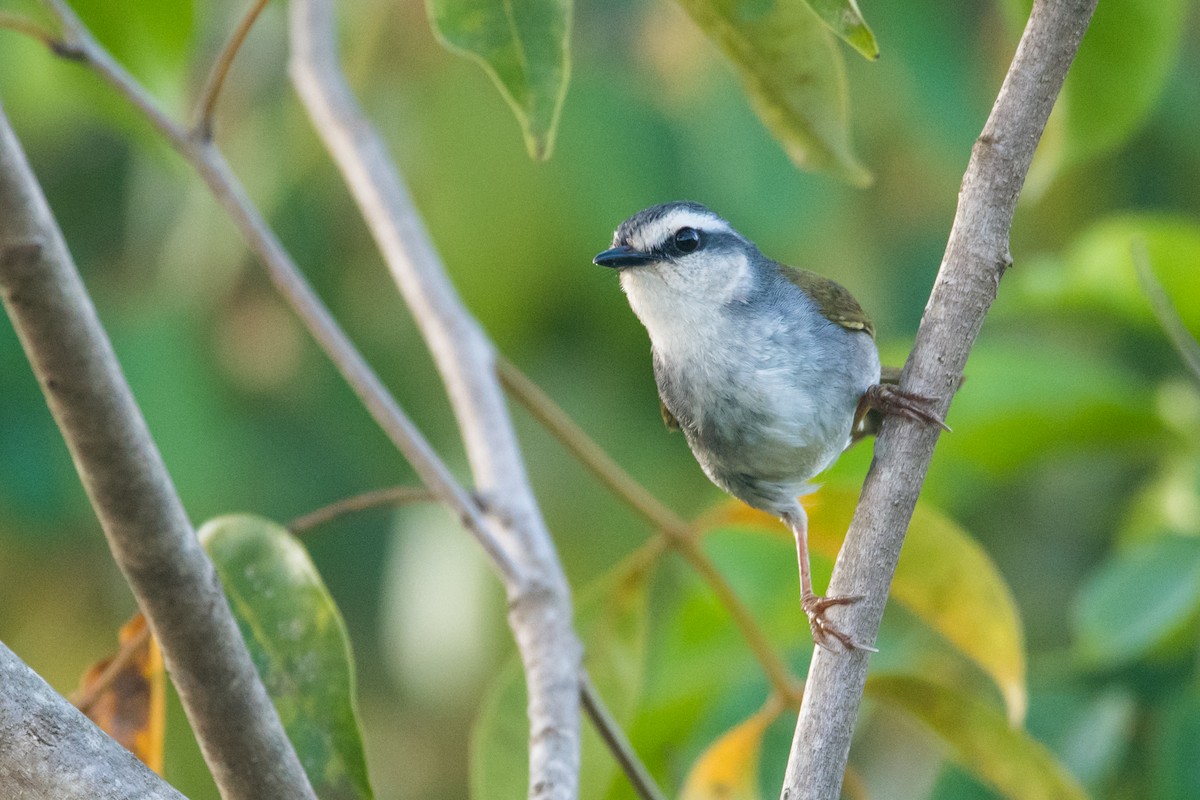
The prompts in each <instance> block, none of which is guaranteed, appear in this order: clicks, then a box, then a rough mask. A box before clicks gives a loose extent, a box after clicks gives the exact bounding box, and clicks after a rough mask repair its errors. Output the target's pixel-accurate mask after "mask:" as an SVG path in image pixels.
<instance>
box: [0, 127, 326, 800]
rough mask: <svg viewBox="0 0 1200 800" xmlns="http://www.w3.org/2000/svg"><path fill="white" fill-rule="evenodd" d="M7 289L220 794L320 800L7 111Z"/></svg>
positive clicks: (3, 182)
mask: <svg viewBox="0 0 1200 800" xmlns="http://www.w3.org/2000/svg"><path fill="white" fill-rule="evenodd" d="M0 292H2V294H3V300H4V307H5V309H6V310H7V311H8V314H9V317H10V318H11V319H12V322H13V327H14V328H15V329H16V331H17V335H18V336H19V337H20V339H21V344H22V346H23V347H24V349H25V353H26V355H27V356H28V358H29V361H30V364H31V365H32V367H33V371H34V374H35V375H36V376H37V379H38V383H39V384H41V386H42V391H43V393H44V394H45V395H46V402H47V403H48V404H49V406H50V410H51V412H52V413H53V415H54V420H55V422H56V423H58V427H59V429H60V430H61V431H62V435H63V438H64V439H65V440H66V443H67V446H68V448H69V449H70V451H71V456H72V458H73V459H74V461H75V467H76V469H77V470H78V472H79V476H80V478H81V479H82V482H83V485H84V488H85V489H86V490H87V493H88V497H89V498H90V499H91V502H92V507H93V508H94V509H95V511H96V516H97V517H99V519H100V523H101V525H102V526H103V528H104V533H105V535H106V536H107V538H108V544H109V548H110V549H111V550H112V553H113V557H114V559H115V560H116V562H117V565H118V566H119V567H120V568H121V572H122V573H124V575H125V579H126V580H127V581H128V582H129V585H130V588H132V589H133V593H134V595H135V596H136V597H137V601H138V605H139V606H140V607H141V608H142V611H143V612H144V613H145V615H146V619H147V620H148V621H149V623H150V627H151V629H152V630H153V632H154V635H155V637H156V638H157V639H158V641H159V643H160V644H161V646H162V651H163V658H164V659H165V661H166V663H167V667H168V669H169V670H170V672H171V677H172V679H173V681H174V683H175V686H176V688H177V689H178V690H179V696H180V699H181V700H182V701H183V706H184V710H185V711H186V712H187V715H188V719H189V720H190V721H191V723H192V727H193V729H194V730H195V731H196V737H197V739H198V740H199V742H200V746H201V749H202V750H203V752H204V756H205V759H206V761H207V762H208V765H209V768H210V769H211V770H212V772H213V777H214V778H215V779H216V782H217V785H218V786H219V787H220V788H221V793H222V795H223V796H224V797H225V798H230V799H232V798H244V799H245V800H251V798H276V797H277V798H293V797H301V798H303V797H309V798H312V797H315V795H314V794H313V790H312V787H311V786H310V785H309V783H308V778H307V777H306V776H305V774H304V770H303V769H302V768H301V766H300V760H299V759H298V758H297V757H296V751H295V750H294V749H293V748H292V746H291V743H290V742H289V741H288V739H287V736H286V735H285V734H284V731H283V726H282V725H281V724H280V721H279V716H278V715H277V714H276V712H275V707H274V705H272V703H271V699H270V698H269V697H268V696H267V692H266V689H265V688H263V685H262V682H261V681H260V680H259V679H258V674H257V673H256V671H255V669H254V664H253V662H252V661H251V660H250V653H249V652H248V651H247V649H246V643H245V642H244V641H243V639H242V636H241V633H240V632H239V631H238V627H237V623H236V622H235V621H234V618H233V614H232V613H231V612H230V610H229V605H228V603H227V602H226V600H225V595H224V593H223V592H222V591H221V584H220V582H219V581H218V579H217V576H216V572H215V571H214V569H213V565H212V562H210V561H209V559H208V556H207V555H206V554H205V552H204V549H203V548H202V547H201V546H200V543H199V542H198V541H197V539H196V534H195V531H193V530H192V526H191V523H190V522H189V521H188V518H187V514H186V512H185V511H184V509H183V505H182V503H181V502H180V500H179V496H178V495H177V494H176V492H175V487H174V486H173V485H172V483H171V478H170V476H169V475H168V474H167V470H166V467H165V465H164V464H163V461H162V457H161V456H160V454H159V452H158V448H157V447H156V446H155V444H154V440H153V439H152V438H151V436H150V431H149V430H148V429H147V427H146V422H145V419H143V417H142V414H141V410H140V409H139V408H138V406H137V403H136V401H135V400H134V398H133V394H132V392H131V391H130V389H129V385H128V384H127V383H126V382H125V377H124V375H123V374H122V372H121V367H120V365H119V364H118V362H117V359H116V356H115V354H114V353H113V350H112V345H111V343H110V342H109V340H108V337H107V335H106V334H105V332H104V328H103V327H102V326H101V324H100V320H99V318H98V317H97V316H96V310H95V308H94V307H93V306H92V302H91V299H90V298H89V297H88V295H87V290H86V289H85V288H84V285H83V281H82V280H80V278H79V274H78V272H77V271H76V269H75V264H74V263H73V261H72V260H71V255H70V253H69V252H68V250H67V245H66V243H65V242H64V241H63V238H62V233H61V231H59V229H58V226H57V224H56V223H55V221H54V217H53V215H52V213H51V211H50V208H49V206H48V205H47V203H46V199H45V197H44V196H43V195H42V193H41V189H40V187H39V186H38V184H37V179H36V178H35V177H34V175H33V172H32V170H30V168H29V164H28V162H27V161H26V159H25V155H24V153H23V152H22V150H21V147H20V144H19V143H18V141H17V138H16V136H15V135H14V134H13V132H12V129H11V128H10V127H9V124H8V119H7V117H5V116H4V113H3V110H2V109H0Z"/></svg>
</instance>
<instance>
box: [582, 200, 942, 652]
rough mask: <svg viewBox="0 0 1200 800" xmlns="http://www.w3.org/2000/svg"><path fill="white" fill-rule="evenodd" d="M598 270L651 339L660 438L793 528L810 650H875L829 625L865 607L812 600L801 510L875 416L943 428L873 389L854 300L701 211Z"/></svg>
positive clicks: (924, 409)
mask: <svg viewBox="0 0 1200 800" xmlns="http://www.w3.org/2000/svg"><path fill="white" fill-rule="evenodd" d="M593 260H594V262H595V263H596V264H598V265H600V266H602V267H612V268H614V269H617V270H618V271H619V272H620V280H621V288H622V289H624V291H625V294H626V296H627V297H628V298H629V304H630V306H632V308H633V311H634V313H635V314H636V315H637V317H638V319H639V320H641V322H642V324H643V325H645V326H646V330H647V332H648V333H649V334H650V344H651V352H652V358H653V365H654V377H655V381H656V382H657V384H658V394H659V399H660V400H661V411H662V416H663V420H664V422H666V424H667V427H669V428H674V429H679V430H682V431H683V434H684V436H685V437H687V442H688V446H689V447H690V448H691V450H692V453H693V454H694V455H695V457H696V460H697V461H698V462H699V463H700V467H701V468H702V469H703V470H704V474H705V475H707V476H708V478H709V479H710V480H711V481H712V482H713V483H715V484H716V485H717V486H719V487H720V488H722V489H724V490H725V491H726V492H728V493H729V494H731V495H733V496H734V497H736V498H738V499H739V500H742V501H743V502H745V503H747V504H748V505H750V506H752V507H754V508H757V509H760V510H763V511H766V512H769V513H771V514H773V515H775V516H777V517H779V518H780V519H781V520H782V521H783V522H784V524H786V525H787V526H788V527H789V528H791V530H792V533H793V534H794V536H795V537H796V553H797V557H798V559H799V562H800V605H801V608H802V609H803V610H804V613H805V614H806V615H807V616H808V621H809V627H810V628H811V629H812V635H813V641H814V642H815V643H816V644H818V645H820V646H821V647H824V648H825V649H827V650H832V651H836V649H837V645H840V649H842V650H846V651H849V650H853V649H856V648H857V649H864V650H873V648H871V647H869V646H868V645H867V644H865V643H863V642H860V641H857V640H856V639H854V638H853V637H852V636H850V635H849V634H847V633H845V632H844V631H842V630H840V629H839V628H838V627H837V626H836V625H834V624H833V622H832V621H830V620H829V619H827V617H826V611H827V610H828V609H829V608H830V607H832V606H836V605H847V604H850V603H854V602H856V601H858V600H860V599H862V598H861V596H837V597H820V596H818V595H816V594H815V593H814V592H813V588H812V577H811V574H810V569H809V558H808V518H807V516H806V514H805V512H804V507H803V506H802V505H801V504H800V500H799V498H800V497H801V496H802V495H805V494H808V493H810V492H812V491H814V490H815V489H816V487H815V486H813V485H811V484H810V483H809V481H810V480H811V479H812V478H813V477H814V476H815V475H817V474H818V473H819V472H821V471H823V470H824V469H826V468H827V467H829V466H830V465H831V464H833V462H834V461H836V460H837V458H838V456H839V455H840V454H841V453H842V451H843V450H845V449H846V448H847V447H849V446H850V445H851V444H852V443H854V442H856V441H858V439H860V438H862V437H864V436H867V435H870V434H872V433H875V432H877V430H878V426H879V423H880V421H881V420H882V416H881V415H882V414H897V415H900V416H904V417H907V418H909V419H913V420H917V421H920V422H924V423H928V424H933V425H939V426H941V427H943V428H945V424H944V423H943V422H942V420H941V418H940V417H939V416H938V415H937V414H936V412H935V411H934V410H933V409H932V404H931V401H930V400H929V399H928V398H925V397H921V396H919V395H914V394H911V393H908V392H904V391H901V390H900V389H899V388H897V387H896V386H895V385H894V384H895V382H896V376H897V375H898V372H895V371H893V372H895V374H890V375H889V377H890V379H891V380H890V382H882V383H881V381H880V377H881V370H880V366H879V352H878V350H877V349H876V346H875V328H874V326H873V325H872V323H871V321H870V319H868V317H867V315H866V314H865V313H863V310H862V308H861V307H860V306H859V305H858V303H857V302H856V301H855V299H854V297H853V296H852V295H851V294H850V292H848V291H847V290H846V289H845V288H843V287H842V286H841V285H839V284H837V283H835V282H833V281H831V280H829V279H828V278H824V277H822V276H820V275H817V274H816V273H813V272H809V271H807V270H802V269H796V268H793V267H788V266H785V265H783V264H779V263H777V262H775V261H772V260H771V259H770V258H767V257H766V256H764V255H763V254H762V253H761V252H760V251H759V249H758V248H757V247H756V246H755V245H754V243H753V242H751V241H750V240H748V239H747V238H746V237H744V236H742V235H741V234H740V233H738V232H737V231H736V230H734V229H733V227H732V226H731V225H730V224H729V223H728V222H726V221H725V220H724V219H722V218H721V217H719V216H717V215H716V214H714V213H713V212H712V211H709V210H708V209H707V208H705V207H704V206H702V205H700V204H698V203H690V202H674V203H665V204H662V205H657V206H653V207H651V208H647V209H646V210H644V211H640V212H638V213H637V214H634V215H633V216H632V217H630V218H629V219H627V220H625V221H624V222H622V223H621V225H620V226H619V227H618V228H617V230H616V233H615V234H614V235H613V242H612V247H611V248H609V249H608V250H605V251H604V252H602V253H600V254H599V255H597V256H596V257H595V259H593ZM835 642H836V643H837V644H836V645H835Z"/></svg>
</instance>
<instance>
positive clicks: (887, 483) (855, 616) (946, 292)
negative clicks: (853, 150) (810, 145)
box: [782, 0, 1096, 800]
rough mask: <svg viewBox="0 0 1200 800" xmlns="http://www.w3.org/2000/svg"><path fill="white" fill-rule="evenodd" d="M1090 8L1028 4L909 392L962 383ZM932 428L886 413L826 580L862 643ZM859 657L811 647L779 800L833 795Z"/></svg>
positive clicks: (977, 152) (905, 381)
mask: <svg viewBox="0 0 1200 800" xmlns="http://www.w3.org/2000/svg"><path fill="white" fill-rule="evenodd" d="M1095 6H1096V0H1035V2H1034V5H1033V11H1032V13H1031V15H1030V17H1029V23H1028V25H1027V26H1026V28H1025V33H1024V34H1023V36H1022V37H1021V42H1020V44H1019V45H1018V47H1017V52H1016V55H1015V56H1014V57H1013V62H1012V66H1011V67H1010V68H1009V71H1008V75H1007V76H1006V77H1005V79H1004V84H1003V85H1002V86H1001V88H1000V93H999V95H998V96H997V98H996V103H995V105H994V106H993V107H992V112H991V115H990V116H989V117H988V120H987V123H986V124H985V125H984V128H983V132H982V133H981V134H980V136H979V139H978V140H977V141H976V142H975V146H974V148H973V150H972V153H971V159H970V163H969V164H968V166H967V170H966V174H965V175H964V176H963V182H962V188H961V189H960V191H959V201H958V211H957V213H956V214H955V217H954V224H953V227H952V228H951V231H950V238H949V242H948V243H947V246H946V253H945V255H944V257H943V259H942V264H941V268H940V270H939V272H938V277H937V280H936V281H935V283H934V287H933V292H932V294H931V295H930V298H929V304H928V305H927V306H926V309H925V314H924V317H923V318H922V320H921V327H920V329H919V330H918V332H917V339H916V343H915V345H914V347H913V351H912V354H911V355H910V356H909V359H908V363H907V364H906V365H905V369H904V374H903V376H902V380H901V385H902V387H903V388H904V389H905V390H907V391H910V392H916V393H918V394H921V395H925V396H928V397H935V398H938V399H939V409H938V410H939V411H941V412H945V410H946V409H947V408H948V407H949V405H950V399H951V398H952V397H953V395H954V392H955V391H956V390H957V389H958V386H959V384H960V382H961V380H962V374H963V367H964V366H965V365H966V361H967V355H968V354H969V352H970V349H971V346H972V345H973V344H974V342H975V339H976V337H977V336H978V335H979V330H980V327H981V326H982V325H983V319H984V316H985V315H986V314H987V311H988V309H989V308H990V307H991V304H992V301H993V300H994V299H995V297H996V292H997V290H998V288H999V283H1000V278H1001V276H1002V275H1003V274H1004V272H1005V270H1006V269H1007V268H1008V266H1009V265H1010V263H1011V256H1010V255H1009V250H1008V236H1009V230H1010V229H1011V227H1012V219H1013V213H1014V211H1015V209H1016V204H1017V198H1018V196H1019V195H1020V192H1021V187H1022V185H1023V184H1024V182H1025V175H1026V173H1027V172H1028V171H1029V164H1030V162H1031V161H1032V159H1033V152H1034V149H1035V148H1036V146H1037V143H1038V140H1039V139H1040V138H1041V135H1042V130H1043V129H1044V128H1045V125H1046V120H1047V118H1048V117H1049V115H1050V110H1051V108H1053V106H1054V101H1055V98H1056V97H1057V96H1058V92H1059V90H1060V89H1061V88H1062V84H1063V80H1064V79H1065V77H1066V74H1067V69H1068V68H1069V67H1070V65H1071V61H1072V60H1073V59H1074V57H1075V53H1076V51H1077V50H1078V48H1079V43H1080V41H1081V40H1082V39H1083V34H1084V32H1085V31H1086V30H1087V26H1088V23H1089V21H1090V20H1091V16H1092V12H1093V11H1094V10H1095ZM938 435H939V430H938V429H937V428H936V427H934V426H928V425H925V426H923V425H919V424H916V423H913V422H910V421H907V420H902V419H898V418H895V417H889V418H888V419H886V420H885V421H884V424H883V430H882V432H881V434H880V436H879V439H878V441H877V442H876V444H875V461H874V463H873V465H872V468H871V471H870V472H869V473H868V475H867V480H866V483H865V485H864V486H863V493H862V498H861V499H860V501H859V506H858V510H857V511H856V513H855V515H854V520H853V522H852V523H851V525H850V530H849V532H848V533H847V535H846V542H845V545H844V546H843V548H842V552H841V554H840V555H839V557H838V560H837V564H836V565H835V566H834V571H833V577H832V579H831V581H830V585H829V594H830V595H863V596H864V599H863V600H862V601H861V602H859V603H856V604H854V605H852V606H848V607H844V608H843V609H842V610H841V618H840V619H839V620H838V623H839V625H842V626H844V629H845V630H847V631H848V632H849V633H850V634H851V635H853V636H854V638H856V639H858V640H859V641H863V642H873V641H875V636H876V634H877V633H878V630H879V623H880V621H881V619H882V617H883V608H884V604H885V602H886V600H887V594H888V587H889V585H890V584H891V580H892V575H893V574H894V572H895V569H896V562H897V559H898V558H899V555H900V546H901V544H902V543H903V541H904V533H905V531H906V530H907V528H908V523H909V520H910V519H911V517H912V512H913V508H914V507H915V506H916V502H917V495H918V494H919V492H920V488H921V483H922V482H923V481H924V479H925V474H926V472H927V471H928V469H929V462H930V460H931V458H932V457H933V448H934V445H935V444H936V443H937V439H938ZM867 659H868V654H867V653H866V652H863V651H854V652H851V653H830V652H827V651H825V650H824V649H822V648H817V649H816V650H815V652H814V654H813V660H812V666H811V668H810V670H809V678H808V683H807V687H806V690H805V693H804V702H803V703H802V704H801V707H800V716H799V720H798V721H797V725H796V733H795V737H794V738H793V741H792V752H791V757H790V759H789V760H788V766H787V774H786V777H785V780H784V785H783V792H782V797H783V798H784V800H829V798H834V797H837V796H838V791H839V787H840V786H841V783H842V776H843V774H844V772H845V769H846V761H847V757H848V755H849V750H850V739H851V735H852V733H853V730H854V721H855V718H856V716H857V714H858V707H859V703H860V701H861V700H862V691H863V685H864V683H865V681H866V674H867Z"/></svg>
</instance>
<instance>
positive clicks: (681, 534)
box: [496, 358, 800, 705]
mask: <svg viewBox="0 0 1200 800" xmlns="http://www.w3.org/2000/svg"><path fill="white" fill-rule="evenodd" d="M496 366H497V372H498V373H499V375H500V380H501V381H502V382H503V384H504V388H505V389H507V390H508V392H509V394H511V395H512V396H513V398H515V399H516V401H517V402H518V403H520V404H521V405H522V406H523V407H524V408H525V409H526V410H527V411H528V412H529V413H530V414H531V415H532V416H533V418H534V419H535V420H537V421H538V422H539V423H540V424H541V425H542V427H544V428H545V429H546V430H547V431H549V433H550V434H551V435H552V436H553V437H554V438H556V439H558V441H559V442H560V443H561V444H562V445H563V446H564V447H566V448H567V451H568V452H570V453H571V454H572V455H574V456H575V458H577V459H578V460H579V462H580V463H581V464H583V466H584V467H586V468H587V469H588V471H589V472H591V473H592V474H593V475H594V476H596V478H597V480H599V481H600V483H601V484H603V485H604V486H606V487H608V489H609V490H610V491H611V492H612V493H613V494H614V495H616V496H617V497H618V498H620V499H621V500H624V501H625V503H626V504H627V505H628V506H629V507H630V508H632V509H633V510H634V511H636V512H637V513H638V514H640V515H641V516H643V517H644V518H645V519H646V520H647V521H648V522H649V523H650V524H651V525H653V526H654V527H655V528H656V529H658V535H659V536H660V537H662V539H663V540H665V543H666V546H667V547H669V548H670V549H672V550H674V551H675V552H677V553H679V555H680V556H682V557H683V559H684V560H685V561H687V562H688V565H689V566H691V567H692V569H694V570H695V571H696V572H697V574H699V575H700V577H701V579H702V580H703V581H704V582H705V583H707V584H708V586H709V588H710V589H711V590H712V592H713V594H715V595H716V596H717V600H718V601H719V602H720V603H721V605H723V606H724V607H725V610H726V611H728V612H729V616H730V617H732V618H733V623H734V625H735V626H736V627H737V629H738V631H739V632H740V633H741V634H742V638H743V639H745V640H746V644H747V646H749V648H750V650H751V651H752V652H753V653H754V657H755V658H756V659H757V660H758V663H759V665H760V666H761V667H762V669H763V672H764V673H766V676H767V681H768V682H769V683H770V684H771V690H772V691H773V692H774V693H775V694H777V695H779V696H780V697H781V698H782V699H783V700H784V701H785V702H786V703H788V704H789V705H791V704H795V703H798V702H799V698H800V686H799V684H798V682H797V681H796V679H795V677H794V676H793V675H792V673H791V671H790V670H788V668H787V666H786V665H785V664H784V663H783V661H782V660H781V659H780V658H779V656H778V655H777V654H776V653H775V650H774V648H773V647H772V646H771V642H770V640H768V639H767V635H766V634H765V633H763V631H762V628H760V627H759V625H758V623H757V622H755V620H754V615H753V614H751V613H750V609H748V608H747V607H746V605H745V604H744V603H743V602H742V600H741V598H740V597H738V596H737V592H735V591H734V590H733V587H732V586H730V585H729V582H728V581H726V580H725V576H724V575H722V574H721V572H720V570H718V569H717V568H716V566H714V565H713V563H712V561H711V560H710V559H709V558H708V556H707V555H706V554H705V553H704V551H703V550H702V549H701V548H700V546H699V544H697V543H696V532H695V530H694V526H693V525H690V524H688V523H687V522H686V521H685V520H684V519H683V518H682V517H680V516H679V515H678V514H676V513H675V512H674V511H672V510H671V509H669V508H667V506H665V505H664V504H663V503H662V502H661V501H660V500H659V499H658V498H657V497H655V496H654V495H653V494H652V493H651V492H650V491H649V490H647V489H646V487H644V486H642V485H641V484H640V483H638V482H637V480H635V479H634V477H633V476H632V475H630V474H629V473H628V472H626V471H625V470H624V469H623V468H622V467H621V465H620V464H618V463H617V462H616V461H614V460H613V458H612V456H610V455H609V454H608V453H607V452H605V451H604V448H602V447H600V445H598V444H596V442H595V441H594V440H593V439H592V438H591V437H590V436H588V435H587V433H585V432H584V430H583V429H582V428H580V427H579V425H578V423H576V422H575V420H573V419H571V417H570V415H568V414H567V413H566V412H565V411H563V410H562V408H561V407H559V405H558V404H557V403H555V402H554V400H552V399H551V398H550V396H549V395H547V394H546V393H545V392H544V391H542V389H541V387H539V386H538V385H537V384H536V383H534V382H533V381H531V380H530V379H529V378H528V376H526V375H525V374H524V373H523V372H521V370H520V369H518V368H517V367H516V365H514V364H513V363H511V362H510V361H507V360H505V359H503V358H500V359H499V360H498V361H497V365H496ZM648 546H651V547H655V548H657V545H656V544H655V543H654V541H651V542H650V543H649V545H648Z"/></svg>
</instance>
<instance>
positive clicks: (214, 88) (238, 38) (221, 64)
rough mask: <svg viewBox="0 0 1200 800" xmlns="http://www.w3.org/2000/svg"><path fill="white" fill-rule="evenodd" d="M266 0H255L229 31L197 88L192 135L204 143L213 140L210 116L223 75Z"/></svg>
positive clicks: (225, 73)
mask: <svg viewBox="0 0 1200 800" xmlns="http://www.w3.org/2000/svg"><path fill="white" fill-rule="evenodd" d="M269 2H270V0H255V2H254V5H252V6H250V8H249V10H247V11H246V14H245V16H243V17H242V19H241V22H239V23H238V26H237V28H235V29H234V31H233V33H232V34H230V36H229V39H228V41H226V42H225V46H224V47H223V48H222V49H221V52H220V53H219V54H218V55H217V60H216V61H214V62H213V67H212V71H211V72H209V73H208V78H207V79H206V80H205V81H204V88H203V89H201V90H200V100H199V101H198V102H197V103H196V122H195V124H194V126H193V127H192V135H193V136H195V137H196V138H197V139H199V140H200V141H204V142H207V141H210V140H211V139H212V134H213V116H214V114H215V113H216V110H217V99H218V98H219V97H220V96H221V89H222V88H223V87H224V86H225V78H226V77H228V75H229V70H230V68H231V67H232V66H233V60H234V59H235V58H237V54H238V51H240V50H241V49H242V44H243V43H244V42H245V41H246V37H247V36H248V35H249V34H250V29H251V28H253V27H254V23H255V21H256V20H257V19H258V15H259V14H261V13H262V10H263V9H264V8H266V6H267V3H269Z"/></svg>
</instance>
